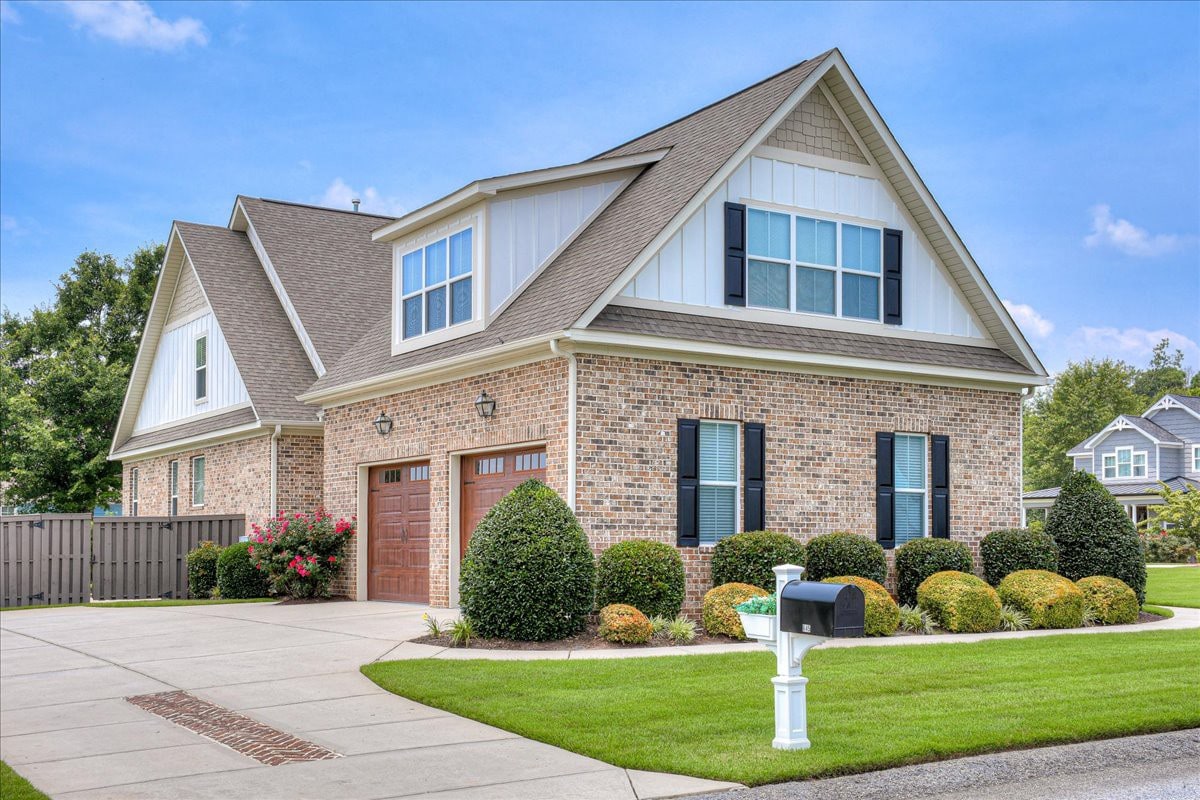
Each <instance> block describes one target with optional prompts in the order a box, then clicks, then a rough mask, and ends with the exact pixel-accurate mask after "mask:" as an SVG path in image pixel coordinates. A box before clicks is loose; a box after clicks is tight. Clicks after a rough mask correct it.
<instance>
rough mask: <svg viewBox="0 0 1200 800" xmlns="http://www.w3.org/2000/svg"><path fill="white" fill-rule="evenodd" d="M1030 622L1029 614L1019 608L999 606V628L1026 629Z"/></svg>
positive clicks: (1006, 629)
mask: <svg viewBox="0 0 1200 800" xmlns="http://www.w3.org/2000/svg"><path fill="white" fill-rule="evenodd" d="M1031 624H1032V623H1031V622H1030V621H1029V615H1028V614H1026V613H1025V612H1024V611H1022V610H1021V609H1019V608H1013V607H1012V606H1000V630H1002V631H1027V630H1029V626H1030V625H1031Z"/></svg>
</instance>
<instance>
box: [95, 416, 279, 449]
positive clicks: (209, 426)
mask: <svg viewBox="0 0 1200 800" xmlns="http://www.w3.org/2000/svg"><path fill="white" fill-rule="evenodd" d="M257 419H258V418H257V417H256V416H255V414H254V409H253V408H239V409H237V410H235V411H230V412H229V413H227V414H217V415H215V416H212V417H205V418H204V419H198V420H195V421H194V422H185V423H184V424H182V425H173V426H171V427H170V428H163V429H162V430H158V431H151V432H150V433H141V434H138V435H137V436H130V437H129V438H128V439H126V440H125V441H124V442H122V443H121V446H120V447H114V448H113V453H121V452H124V451H127V450H140V449H141V448H143V447H153V446H154V445H158V444H166V443H168V442H174V441H176V440H179V439H189V438H191V437H193V436H202V435H204V434H206V433H213V432H215V431H219V430H224V429H225V428H232V427H235V426H238V425H248V424H250V423H251V422H256V421H257Z"/></svg>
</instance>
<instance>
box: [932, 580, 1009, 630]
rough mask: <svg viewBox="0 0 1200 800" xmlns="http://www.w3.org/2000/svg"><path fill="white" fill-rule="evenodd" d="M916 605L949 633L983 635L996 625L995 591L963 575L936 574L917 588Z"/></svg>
mask: <svg viewBox="0 0 1200 800" xmlns="http://www.w3.org/2000/svg"><path fill="white" fill-rule="evenodd" d="M917 602H918V603H919V604H920V606H921V608H922V609H924V610H925V611H927V612H928V613H929V616H930V617H931V618H932V619H933V623H934V624H935V625H937V626H938V627H939V628H943V629H945V630H948V631H950V632H951V633H986V632H988V631H994V630H996V628H997V627H999V626H1000V597H999V595H997V594H996V590H995V589H993V588H992V587H990V586H988V585H987V584H986V583H984V582H983V581H982V580H980V579H979V578H977V577H975V576H974V575H968V574H967V573H965V572H952V571H947V572H937V573H934V574H933V575H930V576H929V577H928V578H926V579H925V581H924V583H922V584H921V585H920V586H919V587H917Z"/></svg>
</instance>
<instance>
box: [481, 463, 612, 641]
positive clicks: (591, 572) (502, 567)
mask: <svg viewBox="0 0 1200 800" xmlns="http://www.w3.org/2000/svg"><path fill="white" fill-rule="evenodd" d="M595 579H596V562H595V560H594V559H593V558H592V550H591V548H590V547H589V546H588V541H587V537H586V536H584V534H583V528H581V527H580V525H579V521H578V520H577V519H575V515H574V514H573V513H571V509H570V508H569V507H568V506H567V504H566V503H564V502H563V500H562V498H561V497H559V496H558V495H557V494H556V493H555V492H554V490H553V489H551V488H550V487H549V486H547V485H546V484H544V483H542V482H541V481H538V480H528V481H525V482H524V483H522V484H521V485H520V486H518V487H516V488H515V489H513V490H512V491H511V492H509V493H508V494H507V495H506V496H505V497H503V498H502V499H501V500H500V502H498V503H496V505H494V506H492V508H491V510H490V511H488V513H487V514H486V515H485V516H484V518H483V520H482V521H480V523H479V527H477V528H476V529H475V533H474V534H472V535H471V543H470V544H469V545H468V547H467V555H466V558H464V559H463V564H462V578H461V580H460V583H459V595H460V602H461V605H462V610H463V615H464V616H466V617H467V618H468V619H470V620H471V623H472V624H473V626H474V628H475V632H476V633H477V634H478V635H480V636H484V637H503V638H506V639H517V640H521V641H531V642H542V641H548V640H551V639H562V638H563V637H565V636H570V635H572V634H575V633H578V632H579V631H581V630H583V628H584V626H585V625H586V624H587V618H588V614H590V613H591V611H592V601H593V600H594V599H595Z"/></svg>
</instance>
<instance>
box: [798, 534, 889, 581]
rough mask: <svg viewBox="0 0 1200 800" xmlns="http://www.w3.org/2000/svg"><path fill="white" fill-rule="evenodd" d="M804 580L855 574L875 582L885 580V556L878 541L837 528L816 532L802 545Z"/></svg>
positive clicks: (820, 579)
mask: <svg viewBox="0 0 1200 800" xmlns="http://www.w3.org/2000/svg"><path fill="white" fill-rule="evenodd" d="M805 558H806V560H807V562H808V563H807V564H806V565H805V573H804V578H805V580H810V581H823V580H825V579H826V578H832V577H833V576H835V575H857V576H858V577H860V578H867V579H868V580H872V581H875V582H876V583H883V582H884V581H885V580H887V559H885V558H884V556H883V548H882V547H880V546H879V543H878V542H875V541H872V540H871V539H868V538H867V537H865V536H859V535H858V534H856V533H847V532H845V531H837V532H835V533H827V534H825V535H823V536H818V537H816V538H815V539H813V540H812V541H811V542H809V543H808V545H807V547H805Z"/></svg>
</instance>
